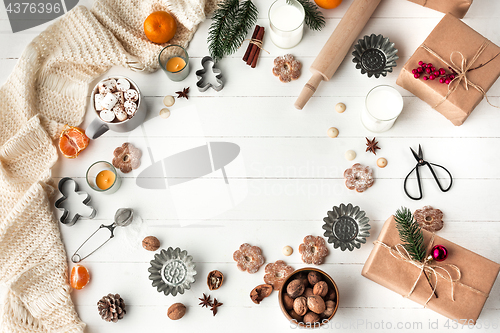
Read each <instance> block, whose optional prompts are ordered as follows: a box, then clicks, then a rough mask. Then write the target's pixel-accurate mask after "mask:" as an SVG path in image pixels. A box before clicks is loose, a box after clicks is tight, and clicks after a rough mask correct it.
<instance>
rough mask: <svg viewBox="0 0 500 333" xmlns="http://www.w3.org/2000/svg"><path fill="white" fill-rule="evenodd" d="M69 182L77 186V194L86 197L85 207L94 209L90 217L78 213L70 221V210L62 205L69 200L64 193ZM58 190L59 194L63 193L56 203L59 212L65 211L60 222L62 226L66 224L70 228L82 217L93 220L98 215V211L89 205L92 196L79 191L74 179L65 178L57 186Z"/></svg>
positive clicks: (75, 189) (75, 190)
mask: <svg viewBox="0 0 500 333" xmlns="http://www.w3.org/2000/svg"><path fill="white" fill-rule="evenodd" d="M67 181H72V182H73V184H74V185H75V188H74V190H73V191H74V192H75V193H77V194H84V195H86V198H85V199H84V200H83V201H82V203H83V204H84V205H85V206H88V207H89V208H91V209H92V213H90V215H89V216H83V215H80V214H78V213H76V214H75V216H74V217H73V218H72V219H71V220H68V216H69V210H67V209H66V208H64V207H62V205H61V204H62V203H63V202H64V201H65V200H66V199H68V196H67V195H66V194H65V193H64V191H63V188H64V184H65V183H66V182H67ZM57 188H58V189H59V192H61V195H62V197H61V198H59V199H58V200H57V201H56V202H55V203H54V206H55V207H56V208H57V209H59V210H62V211H63V214H62V216H61V218H60V219H59V221H61V223H62V224H66V225H68V226H72V225H73V224H75V223H76V221H78V219H79V218H80V217H82V216H83V217H86V218H89V219H93V218H94V217H95V216H96V214H97V210H96V209H95V208H94V207H92V206H90V205H89V202H90V199H91V198H90V194H88V193H87V192H85V191H78V184H77V182H76V181H75V180H74V179H73V178H69V177H65V178H63V179H61V180H60V181H59V184H58V185H57Z"/></svg>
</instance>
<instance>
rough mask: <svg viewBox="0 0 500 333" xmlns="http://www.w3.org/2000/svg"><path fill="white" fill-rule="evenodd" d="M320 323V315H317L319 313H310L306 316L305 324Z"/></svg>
mask: <svg viewBox="0 0 500 333" xmlns="http://www.w3.org/2000/svg"><path fill="white" fill-rule="evenodd" d="M319 322H320V318H319V314H317V313H314V312H308V313H306V315H305V316H304V323H305V324H314V323H319Z"/></svg>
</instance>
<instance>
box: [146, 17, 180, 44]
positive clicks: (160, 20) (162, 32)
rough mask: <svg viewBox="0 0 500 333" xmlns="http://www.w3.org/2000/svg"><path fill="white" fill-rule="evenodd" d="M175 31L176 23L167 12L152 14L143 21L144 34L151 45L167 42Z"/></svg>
mask: <svg viewBox="0 0 500 333" xmlns="http://www.w3.org/2000/svg"><path fill="white" fill-rule="evenodd" d="M176 31H177V23H176V22H175V19H174V17H173V16H172V15H170V14H169V13H167V12H164V11H158V12H154V13H152V14H150V15H149V16H148V17H147V18H146V20H144V33H145V34H146V37H147V38H148V39H149V40H150V41H152V42H153V43H157V44H163V43H166V42H168V41H169V40H171V39H172V38H173V37H174V35H175V32H176Z"/></svg>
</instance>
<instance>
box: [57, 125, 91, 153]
mask: <svg viewBox="0 0 500 333" xmlns="http://www.w3.org/2000/svg"><path fill="white" fill-rule="evenodd" d="M89 141H90V140H89V138H88V137H87V136H86V135H85V132H84V131H83V130H82V129H81V128H78V127H72V126H67V127H66V128H65V129H64V130H63V131H62V132H61V135H60V136H59V150H60V151H61V153H62V154H63V155H64V157H67V158H75V157H77V156H78V154H80V152H81V151H82V150H84V149H85V148H87V146H88V145H89Z"/></svg>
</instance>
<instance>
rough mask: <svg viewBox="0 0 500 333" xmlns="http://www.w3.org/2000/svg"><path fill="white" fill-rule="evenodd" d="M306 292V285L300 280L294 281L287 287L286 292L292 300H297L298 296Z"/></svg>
mask: <svg viewBox="0 0 500 333" xmlns="http://www.w3.org/2000/svg"><path fill="white" fill-rule="evenodd" d="M304 290H305V288H304V284H303V283H302V281H301V280H299V279H295V280H293V281H292V282H290V283H289V284H288V286H287V287H286V292H287V293H288V296H290V297H291V298H297V297H298V296H300V295H302V293H303V292H304Z"/></svg>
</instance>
